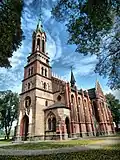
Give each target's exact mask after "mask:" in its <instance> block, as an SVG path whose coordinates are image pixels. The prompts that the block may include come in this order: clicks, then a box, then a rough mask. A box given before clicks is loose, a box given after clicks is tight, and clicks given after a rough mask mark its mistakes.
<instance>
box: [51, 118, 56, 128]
mask: <svg viewBox="0 0 120 160" xmlns="http://www.w3.org/2000/svg"><path fill="white" fill-rule="evenodd" d="M52 131H56V118H55V117H53V119H52Z"/></svg>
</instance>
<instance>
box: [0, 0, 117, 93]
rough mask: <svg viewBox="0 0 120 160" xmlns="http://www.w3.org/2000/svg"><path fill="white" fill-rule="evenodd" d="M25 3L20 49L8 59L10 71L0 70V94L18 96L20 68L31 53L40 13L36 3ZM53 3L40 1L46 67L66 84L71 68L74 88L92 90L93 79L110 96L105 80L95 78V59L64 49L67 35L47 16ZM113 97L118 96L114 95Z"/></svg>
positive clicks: (67, 46)
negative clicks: (51, 69)
mask: <svg viewBox="0 0 120 160" xmlns="http://www.w3.org/2000/svg"><path fill="white" fill-rule="evenodd" d="M35 1H36V2H37V3H34V4H35V5H34V6H33V3H32V2H33V0H27V2H25V3H26V7H25V8H24V12H23V18H22V28H23V31H24V36H25V40H24V41H23V42H22V46H21V47H20V48H19V49H18V50H17V52H15V53H14V56H13V57H12V58H11V59H10V60H11V64H12V68H11V69H8V70H7V69H5V68H0V90H7V89H10V90H12V91H15V92H18V93H20V92H21V81H22V79H23V73H24V72H23V71H24V66H25V65H26V62H27V56H28V55H29V54H30V53H31V45H32V43H31V42H32V41H31V40H32V32H33V31H34V29H36V25H37V22H38V17H39V13H40V7H39V6H40V1H41V0H34V2H35ZM55 1H56V0H44V1H43V3H42V23H43V27H44V30H45V31H46V34H47V52H48V55H49V56H50V60H51V62H50V64H51V66H52V68H53V72H55V73H56V74H57V75H59V76H60V77H62V78H63V79H66V80H67V81H69V80H70V67H71V65H72V66H73V72H74V75H75V78H76V84H77V86H78V88H83V89H89V88H93V87H94V86H95V81H96V78H97V79H98V80H99V82H100V84H101V86H102V88H103V91H104V92H105V93H107V92H110V89H109V87H108V86H107V85H106V83H107V79H103V78H102V77H100V76H98V75H96V74H95V73H94V67H95V64H96V62H97V60H96V57H95V56H82V55H80V54H79V53H76V52H75V48H76V47H75V45H68V44H67V39H68V33H67V32H66V27H65V25H64V23H59V22H56V21H55V19H53V18H52V16H51V12H50V11H51V8H52V6H53V5H54V4H55ZM115 94H117V95H118V94H119V93H118V92H115Z"/></svg>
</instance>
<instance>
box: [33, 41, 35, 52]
mask: <svg viewBox="0 0 120 160" xmlns="http://www.w3.org/2000/svg"><path fill="white" fill-rule="evenodd" d="M34 50H35V39H34V40H33V52H34Z"/></svg>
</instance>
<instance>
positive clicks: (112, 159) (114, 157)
mask: <svg viewBox="0 0 120 160" xmlns="http://www.w3.org/2000/svg"><path fill="white" fill-rule="evenodd" d="M119 159H120V151H119V150H89V151H81V152H74V153H61V154H51V155H41V156H0V160H119Z"/></svg>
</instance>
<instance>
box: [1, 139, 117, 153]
mask: <svg viewBox="0 0 120 160" xmlns="http://www.w3.org/2000/svg"><path fill="white" fill-rule="evenodd" d="M117 143H120V140H118V139H107V140H104V142H97V143H95V144H88V145H83V146H75V147H65V148H58V149H45V150H17V149H16V150H13V149H2V148H1V149H0V155H25V156H26V155H29V156H31V155H33V156H34V155H48V154H56V153H68V152H78V151H83V150H90V149H101V148H103V147H104V146H107V145H111V144H117Z"/></svg>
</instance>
